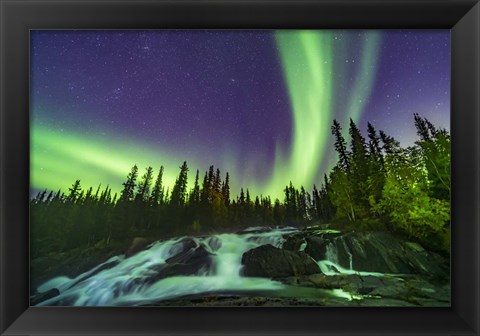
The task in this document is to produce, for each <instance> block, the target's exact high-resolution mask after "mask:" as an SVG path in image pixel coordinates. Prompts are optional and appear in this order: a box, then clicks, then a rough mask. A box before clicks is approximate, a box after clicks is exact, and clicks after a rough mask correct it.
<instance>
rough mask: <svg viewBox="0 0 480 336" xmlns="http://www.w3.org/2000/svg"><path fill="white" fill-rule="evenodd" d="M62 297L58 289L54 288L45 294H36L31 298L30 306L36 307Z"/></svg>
mask: <svg viewBox="0 0 480 336" xmlns="http://www.w3.org/2000/svg"><path fill="white" fill-rule="evenodd" d="M58 295H60V292H59V290H58V289H56V288H52V289H50V290H48V291H46V292H43V293H36V294H35V295H33V296H31V297H30V305H32V306H36V305H37V304H39V303H41V302H43V301H46V300H48V299H51V298H54V297H56V296H58Z"/></svg>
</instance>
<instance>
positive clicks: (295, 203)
mask: <svg viewBox="0 0 480 336" xmlns="http://www.w3.org/2000/svg"><path fill="white" fill-rule="evenodd" d="M414 122H415V127H416V129H417V134H418V136H419V140H418V141H417V142H416V143H415V144H414V145H413V146H410V147H408V148H402V147H400V144H399V142H398V141H396V140H395V139H394V138H393V137H391V136H388V135H386V134H385V133H384V132H382V131H380V132H377V131H376V130H375V128H374V127H373V125H372V124H370V123H368V129H367V134H368V140H367V139H366V138H364V137H363V136H362V134H361V132H360V130H359V129H358V127H357V125H356V124H355V123H354V122H353V121H352V120H350V125H349V134H350V143H349V144H347V141H346V140H345V138H344V137H343V135H342V127H341V125H340V124H339V123H338V122H337V121H336V120H334V121H333V125H332V127H331V130H332V135H333V137H334V140H335V141H334V148H335V151H336V152H337V153H338V162H337V163H336V165H335V166H334V167H333V169H332V170H331V171H330V172H329V174H325V175H324V179H323V181H322V183H321V184H320V185H319V187H317V186H316V185H314V186H313V188H312V189H311V190H310V191H307V190H306V189H305V188H304V187H303V186H300V188H297V187H295V186H294V185H293V184H292V182H290V183H289V184H287V185H286V186H285V189H284V199H283V200H279V199H275V200H272V199H271V198H270V196H263V195H260V196H252V195H251V194H250V192H249V190H248V189H243V188H242V189H240V193H239V194H238V195H236V196H232V195H231V192H230V175H229V173H228V172H226V173H225V175H222V174H221V171H220V169H218V168H215V167H214V166H210V167H209V169H208V170H207V171H205V173H204V174H203V178H201V176H200V172H199V170H196V172H195V179H194V184H193V187H191V188H190V189H189V188H188V183H187V181H188V174H189V173H190V169H189V167H188V166H187V162H183V164H182V166H181V167H180V172H179V174H178V176H177V178H176V180H175V183H174V185H173V187H172V189H171V190H170V189H169V188H168V187H166V186H165V185H164V181H163V174H164V167H163V166H161V167H160V168H159V169H158V172H156V173H155V171H154V169H153V168H152V167H148V168H147V169H146V170H145V171H144V172H143V174H142V175H141V176H140V172H139V169H138V167H137V166H136V165H134V166H133V167H132V169H131V171H130V172H129V173H128V175H127V177H126V180H125V182H123V184H122V185H123V189H122V190H121V192H120V193H119V194H116V193H115V194H113V195H112V190H111V188H110V186H106V187H105V188H103V189H102V188H101V186H98V187H97V188H96V189H95V190H94V189H93V188H92V187H89V188H88V189H84V188H83V187H82V185H81V181H80V180H76V181H75V182H74V183H73V184H72V186H71V187H70V188H69V189H68V191H67V192H62V191H61V190H58V191H57V192H53V191H50V192H47V190H44V191H42V192H39V193H38V194H37V196H36V197H35V198H33V199H32V200H31V238H32V239H31V241H32V253H33V254H34V255H36V256H39V255H44V254H48V253H58V252H60V251H65V250H68V249H72V248H77V247H89V246H96V245H99V244H100V245H109V244H113V243H124V242H126V241H129V240H130V239H132V237H135V236H147V237H151V238H155V239H161V238H166V237H171V236H175V235H184V234H206V233H212V232H218V231H231V230H237V229H241V228H245V227H249V226H281V225H292V226H302V225H308V224H312V223H317V224H318V223H330V224H331V225H332V227H335V228H340V229H347V230H388V231H391V232H394V233H397V234H403V235H406V236H408V237H409V238H412V239H415V240H418V241H419V242H421V243H423V244H424V245H427V246H428V247H431V248H434V249H437V250H442V249H443V250H445V251H448V250H449V219H450V203H449V202H450V136H449V134H448V132H447V131H446V130H444V129H437V128H436V127H435V126H434V125H433V124H432V123H431V122H430V121H428V120H427V119H426V118H422V117H420V116H419V115H418V114H415V115H414Z"/></svg>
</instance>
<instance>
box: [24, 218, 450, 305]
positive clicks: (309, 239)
mask: <svg viewBox="0 0 480 336" xmlns="http://www.w3.org/2000/svg"><path fill="white" fill-rule="evenodd" d="M119 250H120V247H115V248H112V247H110V249H109V250H108V251H107V252H108V253H107V254H106V255H103V257H102V251H101V249H97V251H94V252H95V253H93V252H92V251H90V252H89V253H93V255H95V257H92V258H88V257H86V258H85V257H84V258H83V260H82V262H78V263H77V262H76V261H75V258H77V259H79V258H81V256H82V254H79V255H77V256H58V258H57V263H56V266H51V267H50V268H48V267H45V268H44V269H43V270H44V271H43V275H42V276H43V278H44V279H47V278H49V279H50V280H48V281H46V282H42V285H40V286H37V285H34V284H35V281H32V287H34V289H36V290H37V291H38V292H39V293H37V294H35V295H34V296H33V301H34V302H35V303H36V304H39V305H96V306H102V305H106V306H112V305H118V306H131V305H147V306H148V305H161V306H429V307H443V306H449V304H450V286H449V263H448V259H447V258H445V257H443V256H440V255H438V254H436V253H433V252H430V251H427V250H425V249H424V248H423V247H422V246H420V245H419V244H416V243H413V242H408V241H403V240H400V239H399V238H397V237H393V236H391V235H389V234H387V233H384V232H339V231H335V230H325V229H322V228H321V227H310V228H307V229H304V230H299V229H295V228H279V229H271V228H251V229H247V230H242V231H240V232H237V233H225V234H216V235H210V236H202V237H178V238H174V239H169V240H164V241H158V242H154V243H152V244H150V245H148V244H144V245H143V246H140V248H138V249H137V250H136V251H135V253H134V254H131V253H129V252H127V253H126V255H125V252H126V251H127V250H129V251H131V247H130V249H129V248H125V247H124V248H123V252H120V253H119ZM84 253H87V252H86V251H84ZM62 258H63V260H61V259H62ZM101 259H103V260H101ZM52 260H53V259H52ZM43 262H44V263H48V260H43ZM35 265H36V267H37V269H38V267H39V266H38V265H39V262H38V260H37V261H35V260H32V267H34V266H35ZM91 265H94V266H91ZM87 267H88V268H87ZM68 272H70V273H68ZM33 274H36V273H33ZM37 274H38V273H37ZM36 279H37V283H39V281H38V279H40V277H38V276H37V278H36ZM34 280H35V278H34ZM49 291H50V292H49ZM42 292H43V294H41V293H42ZM45 293H48V295H45ZM42 295H43V297H42Z"/></svg>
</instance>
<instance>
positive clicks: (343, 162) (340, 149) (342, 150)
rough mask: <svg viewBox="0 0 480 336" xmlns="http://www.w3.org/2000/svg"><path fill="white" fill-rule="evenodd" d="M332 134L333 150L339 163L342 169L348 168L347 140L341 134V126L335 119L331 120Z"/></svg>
mask: <svg viewBox="0 0 480 336" xmlns="http://www.w3.org/2000/svg"><path fill="white" fill-rule="evenodd" d="M332 134H333V136H334V137H335V143H334V146H335V150H336V151H337V153H338V157H339V165H340V167H341V168H342V169H344V170H348V169H349V166H350V162H349V157H348V153H347V142H346V141H345V139H344V137H343V135H342V127H341V126H340V124H339V123H338V121H337V120H336V119H334V120H333V126H332Z"/></svg>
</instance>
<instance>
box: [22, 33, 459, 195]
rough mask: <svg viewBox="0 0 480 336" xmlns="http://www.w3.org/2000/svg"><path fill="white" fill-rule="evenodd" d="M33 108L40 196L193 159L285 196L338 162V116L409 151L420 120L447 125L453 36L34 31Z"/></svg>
mask: <svg viewBox="0 0 480 336" xmlns="http://www.w3.org/2000/svg"><path fill="white" fill-rule="evenodd" d="M302 34H303V35H302ZM300 88H302V89H300ZM303 88H305V89H303ZM317 88H320V90H319V89H317ZM320 91H321V92H325V94H322V95H320V96H321V98H319V97H317V94H316V92H320ZM327 92H328V95H327ZM308 102H310V103H308ZM30 103H31V104H30V106H31V116H32V123H31V127H32V140H31V141H32V146H31V148H32V153H31V155H32V166H31V175H32V189H35V190H38V189H44V188H48V189H58V188H63V189H66V188H67V187H68V186H69V185H71V183H72V182H73V181H74V180H75V179H80V180H81V181H82V185H83V186H85V187H88V186H90V185H93V186H96V185H98V184H99V183H103V184H106V183H109V184H110V185H111V186H112V188H113V189H114V190H115V191H118V190H119V189H120V188H121V182H122V181H123V180H124V179H125V177H126V174H127V173H128V171H129V168H130V167H131V166H133V164H135V163H136V164H138V165H139V167H140V169H141V171H142V170H143V169H144V168H145V167H146V166H147V165H151V166H152V167H154V169H156V170H157V169H158V167H159V166H160V165H164V166H165V172H166V178H167V182H168V181H170V182H171V181H173V180H174V178H175V176H176V174H177V173H178V167H179V166H180V165H181V163H182V162H183V161H184V160H186V161H187V162H188V164H189V167H190V178H191V177H192V175H194V173H195V170H196V169H200V174H201V175H202V174H203V171H205V170H206V169H207V168H208V166H210V165H212V164H213V165H215V167H219V168H220V169H221V171H222V173H224V172H225V171H229V172H230V174H231V175H232V180H233V181H232V187H233V191H234V192H238V189H239V188H240V187H248V188H250V189H251V190H253V191H254V194H260V193H263V194H264V195H265V194H270V195H272V197H281V192H282V189H283V187H284V186H285V185H286V184H287V183H288V182H289V181H290V180H292V181H293V182H294V183H296V184H297V185H300V184H303V185H305V187H306V188H307V189H311V187H312V186H313V183H317V184H319V183H321V180H322V176H323V174H324V173H325V172H326V171H328V170H329V169H330V168H331V167H332V164H333V163H334V162H335V160H336V154H335V152H334V151H333V145H332V143H333V139H332V136H331V135H330V126H331V123H332V120H333V119H334V118H336V119H337V120H338V121H339V122H340V123H341V124H342V126H343V127H344V129H346V128H347V126H348V124H347V122H348V119H349V118H352V119H354V120H355V121H356V122H357V123H358V125H359V127H360V128H361V130H362V131H366V125H367V122H368V121H370V122H371V123H372V124H373V125H374V126H375V127H376V128H377V130H380V129H381V130H383V131H385V132H386V133H387V134H389V135H392V136H393V137H395V138H396V139H397V140H399V141H400V142H401V144H402V145H403V146H407V145H411V144H413V142H414V141H416V140H417V137H416V134H415V128H414V125H413V113H419V114H420V115H421V116H423V117H426V118H428V119H429V120H431V121H432V122H433V123H434V124H435V125H436V126H438V127H443V128H446V129H447V130H449V127H450V123H449V120H450V31H448V30H418V31H415V30H413V31H404V30H385V31H355V30H353V31H339V30H338V31H317V32H315V31H314V32H307V33H305V32H304V33H302V32H298V31H290V32H287V33H282V32H278V31H262V30H260V31H259V30H255V31H242V30H239V31H234V30H231V31H213V30H211V31H201V30H194V31H161V30H158V31H155V30H153V31H33V32H32V33H31V101H30ZM304 110H305V111H304ZM306 110H311V111H313V112H308V113H314V114H315V113H318V114H323V115H324V116H325V120H328V122H326V121H318V122H316V123H315V122H314V121H313V119H315V118H313V119H312V122H311V123H310V122H308V119H306V118H310V117H309V116H311V115H312V114H308V113H307V111H306ZM315 111H316V112H315ZM302 118H303V119H302ZM302 120H303V123H302ZM305 120H307V122H306V123H305ZM322 120H323V119H322ZM303 124H306V126H302V127H303V128H302V129H300V130H295V125H297V126H298V125H303ZM365 133H366V132H365ZM316 136H319V137H320V138H322V139H325V140H319V141H318V142H317V141H313V142H312V141H311V140H309V139H314V138H315V137H316ZM310 144H312V146H310ZM302 147H305V148H307V147H308V148H310V147H311V149H310V150H311V151H310V152H309V151H307V150H306V151H305V152H304V153H305V157H310V156H312V154H310V153H318V155H316V154H315V155H316V156H318V159H315V160H313V161H306V162H304V163H303V164H304V165H308V169H307V170H303V169H300V168H299V167H301V165H302V162H299V161H301V160H302V152H301V148H302ZM299 148H300V149H299Z"/></svg>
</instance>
